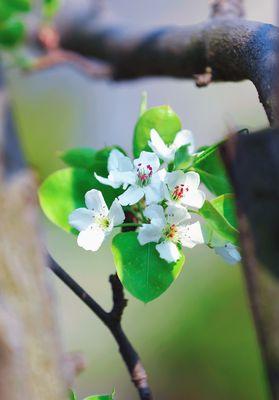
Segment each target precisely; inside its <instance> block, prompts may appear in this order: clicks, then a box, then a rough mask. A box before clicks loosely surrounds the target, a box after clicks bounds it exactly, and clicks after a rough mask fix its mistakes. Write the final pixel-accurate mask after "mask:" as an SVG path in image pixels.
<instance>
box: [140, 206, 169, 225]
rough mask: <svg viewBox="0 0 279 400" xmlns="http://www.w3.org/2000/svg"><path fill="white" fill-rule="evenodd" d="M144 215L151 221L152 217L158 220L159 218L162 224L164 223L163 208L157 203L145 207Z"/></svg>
mask: <svg viewBox="0 0 279 400" xmlns="http://www.w3.org/2000/svg"><path fill="white" fill-rule="evenodd" d="M144 216H145V217H146V218H148V219H150V220H151V221H153V220H154V219H156V220H157V219H158V220H159V221H160V220H161V221H162V226H164V225H165V220H166V219H165V213H164V209H163V207H162V206H160V205H159V204H151V205H150V206H148V207H146V209H145V210H144Z"/></svg>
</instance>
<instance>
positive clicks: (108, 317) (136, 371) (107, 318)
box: [49, 257, 152, 400]
mask: <svg viewBox="0 0 279 400" xmlns="http://www.w3.org/2000/svg"><path fill="white" fill-rule="evenodd" d="M49 268H50V269H51V270H52V271H53V272H54V274H55V275H56V276H57V277H58V278H59V279H60V280H61V281H62V282H63V283H64V284H65V285H66V286H67V287H68V288H69V289H71V290H72V292H73V293H75V294H76V295H77V296H78V297H79V298H80V299H81V300H82V301H83V303H85V304H86V305H87V306H88V307H89V308H90V310H91V311H92V312H93V313H94V314H95V315H96V316H97V317H98V318H99V319H100V320H101V321H102V322H103V323H104V324H105V325H106V326H107V327H108V329H109V330H110V332H111V333H112V335H113V337H114V338H115V340H116V342H117V344H118V346H119V352H120V354H121V356H122V358H123V360H124V362H125V364H126V366H127V368H128V371H129V373H130V376H131V379H132V381H133V383H134V385H135V387H136V388H137V390H138V393H139V397H140V399H141V400H152V394H151V390H150V388H149V385H148V381H147V374H146V372H145V369H144V367H143V365H142V363H141V360H140V358H139V356H138V354H137V352H136V350H135V349H134V347H133V346H132V344H131V343H130V341H129V340H128V338H127V336H126V335H125V333H124V331H123V329H122V327H121V319H122V314H123V310H124V308H125V307H126V305H127V300H126V299H125V297H124V292H123V287H122V284H121V282H120V281H119V279H118V277H117V275H111V276H110V283H111V286H112V294H113V308H112V311H110V312H107V311H105V310H104V309H103V308H102V307H101V306H100V305H99V304H98V303H97V302H96V301H95V300H94V299H93V298H92V297H91V296H90V295H89V294H88V293H87V292H86V291H85V290H84V289H83V288H82V287H81V286H80V285H79V284H78V283H77V282H76V281H75V280H74V279H73V278H72V277H71V276H70V275H69V274H68V273H67V272H66V271H64V270H63V269H62V268H61V267H60V266H59V265H58V264H57V262H56V261H54V259H53V258H52V257H49Z"/></svg>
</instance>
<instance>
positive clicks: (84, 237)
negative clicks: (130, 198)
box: [69, 189, 125, 251]
mask: <svg viewBox="0 0 279 400" xmlns="http://www.w3.org/2000/svg"><path fill="white" fill-rule="evenodd" d="M85 204H86V207H87V208H78V209H76V210H75V211H73V212H72V213H71V214H70V216H69V224H70V225H71V226H73V227H74V228H76V229H77V230H78V231H80V233H79V235H78V238H77V243H78V245H79V246H80V247H82V248H84V249H85V250H91V251H97V250H98V249H99V248H100V246H101V244H102V243H103V241H104V239H105V237H106V236H108V235H109V234H110V232H111V231H112V229H113V227H114V226H116V225H120V224H122V223H123V222H124V219H125V215H124V212H123V210H122V207H121V205H120V204H119V201H118V200H117V199H116V200H114V202H113V203H112V205H111V207H110V209H108V207H107V205H106V203H105V200H104V198H103V195H102V193H101V192H100V191H99V190H96V189H92V190H90V191H89V192H87V193H86V195H85Z"/></svg>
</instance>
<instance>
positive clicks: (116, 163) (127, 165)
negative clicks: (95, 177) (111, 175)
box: [108, 149, 133, 172]
mask: <svg viewBox="0 0 279 400" xmlns="http://www.w3.org/2000/svg"><path fill="white" fill-rule="evenodd" d="M132 169H133V164H132V161H131V160H130V158H129V157H127V156H125V155H124V154H123V153H121V151H119V150H118V149H113V150H112V151H111V152H110V155H109V158H108V171H109V172H110V171H115V170H119V171H130V170H132Z"/></svg>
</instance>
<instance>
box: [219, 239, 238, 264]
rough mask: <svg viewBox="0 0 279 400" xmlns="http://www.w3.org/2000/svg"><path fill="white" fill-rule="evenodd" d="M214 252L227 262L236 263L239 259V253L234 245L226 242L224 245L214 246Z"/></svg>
mask: <svg viewBox="0 0 279 400" xmlns="http://www.w3.org/2000/svg"><path fill="white" fill-rule="evenodd" d="M214 250H215V253H216V254H218V255H219V256H221V257H223V259H224V260H225V261H226V262H227V263H228V264H232V265H233V264H237V263H238V262H239V261H241V255H240V253H239V251H238V249H237V247H236V246H234V245H233V244H232V243H226V244H225V245H224V246H218V247H214Z"/></svg>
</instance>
